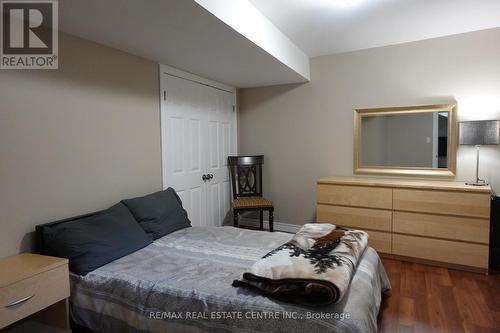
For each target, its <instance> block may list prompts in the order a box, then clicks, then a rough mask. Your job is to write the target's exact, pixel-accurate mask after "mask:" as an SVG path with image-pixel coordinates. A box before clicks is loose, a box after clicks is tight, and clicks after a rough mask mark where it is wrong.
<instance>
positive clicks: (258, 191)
mask: <svg viewBox="0 0 500 333" xmlns="http://www.w3.org/2000/svg"><path fill="white" fill-rule="evenodd" d="M262 164H264V155H257V156H229V157H228V165H229V169H230V175H231V184H232V188H233V205H232V206H233V214H234V226H235V227H237V226H238V214H239V213H240V212H243V211H259V212H260V230H264V211H268V212H269V231H273V220H274V206H273V202H272V201H271V200H269V199H266V198H263V197H262Z"/></svg>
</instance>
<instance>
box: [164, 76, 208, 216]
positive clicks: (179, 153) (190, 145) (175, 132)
mask: <svg viewBox="0 0 500 333" xmlns="http://www.w3.org/2000/svg"><path fill="white" fill-rule="evenodd" d="M163 79H164V89H165V90H164V91H165V95H166V96H164V97H165V98H164V100H163V102H164V108H163V109H164V113H165V114H164V116H165V121H164V123H163V126H162V135H163V137H164V138H165V139H166V140H164V141H163V142H164V147H163V152H162V153H163V154H165V156H164V159H163V160H164V161H165V163H164V165H163V179H164V182H163V184H164V188H167V187H173V188H174V189H175V191H176V192H177V194H178V195H179V197H180V198H181V200H182V203H183V206H184V208H185V209H186V210H187V212H188V216H189V219H190V220H191V223H192V225H194V226H204V225H206V215H207V214H206V209H207V208H206V193H205V183H204V181H203V180H202V175H204V174H205V160H206V157H205V152H206V151H205V147H204V143H205V142H204V137H205V136H206V133H205V132H206V129H205V127H206V125H205V124H206V111H205V110H204V103H205V99H204V95H203V94H204V89H203V87H202V86H201V85H199V84H197V83H194V82H190V81H188V80H184V79H181V78H176V77H173V76H165V77H164V78H163Z"/></svg>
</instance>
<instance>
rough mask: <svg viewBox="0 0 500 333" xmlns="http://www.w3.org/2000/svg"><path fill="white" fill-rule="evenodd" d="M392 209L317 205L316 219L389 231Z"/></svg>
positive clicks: (347, 225) (352, 226)
mask: <svg viewBox="0 0 500 333" xmlns="http://www.w3.org/2000/svg"><path fill="white" fill-rule="evenodd" d="M391 218H392V211H390V210H381V209H369V208H353V207H343V206H332V205H321V204H320V205H317V207H316V220H317V221H318V222H328V223H332V224H338V225H342V226H346V227H350V228H357V229H371V230H380V231H391Z"/></svg>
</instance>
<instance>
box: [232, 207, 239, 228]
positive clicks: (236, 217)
mask: <svg viewBox="0 0 500 333" xmlns="http://www.w3.org/2000/svg"><path fill="white" fill-rule="evenodd" d="M233 225H234V226H235V227H238V211H237V210H235V209H233Z"/></svg>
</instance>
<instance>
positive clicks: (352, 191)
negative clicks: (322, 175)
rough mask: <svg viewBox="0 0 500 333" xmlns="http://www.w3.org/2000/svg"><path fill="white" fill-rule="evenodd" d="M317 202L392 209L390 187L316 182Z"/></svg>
mask: <svg viewBox="0 0 500 333" xmlns="http://www.w3.org/2000/svg"><path fill="white" fill-rule="evenodd" d="M317 190H318V193H317V197H318V203H320V204H325V203H326V204H334V205H341V206H354V207H367V208H385V209H392V189H390V188H381V187H365V186H349V185H330V184H318V188H317Z"/></svg>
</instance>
